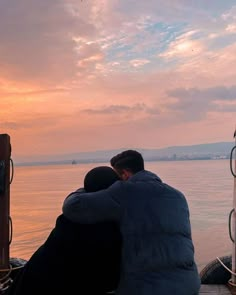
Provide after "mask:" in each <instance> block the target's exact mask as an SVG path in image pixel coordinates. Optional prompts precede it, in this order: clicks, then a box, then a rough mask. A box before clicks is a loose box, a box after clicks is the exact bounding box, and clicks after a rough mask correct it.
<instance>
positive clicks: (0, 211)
mask: <svg viewBox="0 0 236 295" xmlns="http://www.w3.org/2000/svg"><path fill="white" fill-rule="evenodd" d="M10 157H11V146H10V137H9V135H7V134H0V271H1V270H4V269H8V268H9V215H10V184H9V181H10ZM1 275H2V276H4V273H3V272H0V277H1Z"/></svg>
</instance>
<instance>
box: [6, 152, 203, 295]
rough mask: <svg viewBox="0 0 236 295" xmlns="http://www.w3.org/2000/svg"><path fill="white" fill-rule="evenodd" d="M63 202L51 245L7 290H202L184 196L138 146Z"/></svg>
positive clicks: (149, 293) (24, 293)
mask: <svg viewBox="0 0 236 295" xmlns="http://www.w3.org/2000/svg"><path fill="white" fill-rule="evenodd" d="M110 163H111V166H112V168H111V167H108V166H99V167H96V168H93V169H92V170H90V171H89V172H88V173H87V174H86V176H85V178H84V187H83V188H80V189H78V190H77V191H75V192H72V193H71V194H70V195H69V196H68V197H67V198H66V199H65V201H64V204H63V208H62V211H63V214H62V215H60V216H59V217H58V218H57V220H56V225H55V228H54V229H53V230H52V232H51V233H50V235H49V237H48V238H47V240H46V241H45V243H44V244H43V245H42V246H41V247H39V249H38V250H37V251H36V252H35V253H34V254H33V255H32V256H31V258H30V259H29V261H28V262H27V263H26V264H25V266H24V267H23V268H22V270H21V271H20V272H19V273H18V274H17V276H16V278H15V279H14V281H13V283H12V285H11V286H10V288H9V289H8V291H7V295H20V294H21V295H45V294H48V295H56V294H59V293H60V294H68V295H69V294H78V295H80V294H81V295H106V294H116V295H174V294H175V295H197V294H198V292H199V288H200V279H199V275H198V270H197V267H196V264H195V261H194V246H193V242H192V237H191V225H190V219H189V209H188V204H187V201H186V199H185V197H184V195H183V194H182V193H181V192H180V191H178V190H176V189H175V188H173V187H171V186H169V185H167V184H166V183H164V182H162V180H161V179H160V178H159V177H158V176H157V175H155V174H154V173H152V172H150V171H147V170H145V169H144V160H143V157H142V155H141V154H140V153H139V152H137V151H134V150H127V151H124V152H122V153H120V154H118V155H116V156H114V157H113V158H112V159H111V161H110Z"/></svg>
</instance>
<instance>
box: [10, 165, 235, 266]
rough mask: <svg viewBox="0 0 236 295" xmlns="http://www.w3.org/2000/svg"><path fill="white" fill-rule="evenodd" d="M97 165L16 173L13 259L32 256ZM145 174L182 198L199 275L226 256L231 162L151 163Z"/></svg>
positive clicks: (20, 169) (17, 170) (17, 169)
mask: <svg viewBox="0 0 236 295" xmlns="http://www.w3.org/2000/svg"><path fill="white" fill-rule="evenodd" d="M97 165H99V164H95V165H94V164H82V165H65V166H37V167H36V166H35V167H15V172H14V179H13V183H12V184H11V217H12V219H13V241H12V243H11V248H10V251H11V252H10V253H11V257H19V258H25V259H28V258H29V257H30V256H31V255H32V253H33V252H34V251H35V250H36V249H37V248H38V247H39V246H40V245H41V244H42V243H43V242H44V240H45V239H46V237H47V236H48V234H49V232H50V231H51V229H52V228H53V227H54V223H55V219H56V217H57V215H59V214H60V213H61V207H62V203H63V200H64V198H65V197H66V196H67V195H68V194H69V193H70V192H71V191H73V190H75V189H77V188H78V187H81V186H82V183H83V177H84V175H85V173H86V172H87V171H88V170H89V169H91V168H93V167H94V166H97ZM146 169H148V170H151V171H153V172H155V173H157V174H158V175H159V176H160V177H161V178H162V180H163V181H164V182H167V183H169V184H171V185H173V186H175V187H176V188H178V189H180V190H181V191H182V192H184V193H185V195H186V198H187V200H188V203H189V207H190V214H191V224H192V233H193V240H194V245H195V253H196V261H197V264H198V267H199V270H201V269H202V267H203V266H204V265H205V264H207V263H208V262H210V261H211V260H212V259H215V257H216V256H222V255H227V254H230V253H231V242H230V239H229V235H228V214H229V212H230V210H231V209H232V203H233V177H232V176H231V174H230V170H229V161H227V160H219V161H217V160H216V161H184V162H150V163H147V164H146Z"/></svg>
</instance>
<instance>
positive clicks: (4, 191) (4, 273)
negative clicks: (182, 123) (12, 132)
mask: <svg viewBox="0 0 236 295" xmlns="http://www.w3.org/2000/svg"><path fill="white" fill-rule="evenodd" d="M234 139H235V145H234V147H233V148H232V150H231V153H230V171H231V174H232V176H233V208H232V210H231V211H230V212H229V219H228V224H229V239H230V240H231V241H232V254H231V255H227V256H224V255H223V256H221V257H216V258H215V259H214V260H212V261H209V263H208V264H207V265H206V266H205V267H204V268H203V269H202V270H201V272H200V273H199V275H200V278H201V283H202V286H203V287H204V286H207V287H209V286H210V289H209V290H210V291H209V292H207V291H205V290H206V289H204V291H200V294H205V295H206V294H211V295H213V294H222V295H223V294H236V242H235V241H236V130H235V132H234ZM72 164H73V165H74V164H77V162H76V161H75V160H73V161H72ZM13 174H14V167H13V162H12V160H11V145H10V136H9V135H7V134H0V295H3V294H5V292H6V290H7V289H8V288H9V286H10V284H11V283H12V281H13V280H14V278H15V276H16V275H17V273H18V271H19V270H20V269H21V268H23V267H24V265H25V263H26V262H27V261H26V260H24V259H21V258H10V257H9V247H10V244H11V240H12V221H11V217H10V209H9V208H10V206H9V205H10V204H9V202H10V184H11V183H12V180H13ZM222 254H223V253H222ZM219 285H220V286H227V290H228V291H229V292H230V293H227V290H226V289H222V291H221V289H219V288H218V287H217V288H214V287H215V286H219ZM211 286H213V288H211ZM201 290H203V289H201ZM212 290H213V291H212ZM214 290H215V291H214Z"/></svg>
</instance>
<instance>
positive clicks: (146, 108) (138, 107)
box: [83, 103, 159, 116]
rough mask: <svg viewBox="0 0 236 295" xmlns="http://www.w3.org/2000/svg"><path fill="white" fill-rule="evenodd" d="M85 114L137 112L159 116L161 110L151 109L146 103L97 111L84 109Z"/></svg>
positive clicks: (107, 107) (97, 109)
mask: <svg viewBox="0 0 236 295" xmlns="http://www.w3.org/2000/svg"><path fill="white" fill-rule="evenodd" d="M83 112H84V113H88V114H101V115H112V116H113V115H114V114H122V113H125V114H127V113H132V112H134V113H136V114H137V112H144V113H148V114H157V113H159V110H157V108H153V107H149V106H147V105H146V104H144V103H137V104H133V105H131V106H129V105H109V106H105V107H102V108H96V109H84V110H83Z"/></svg>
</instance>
